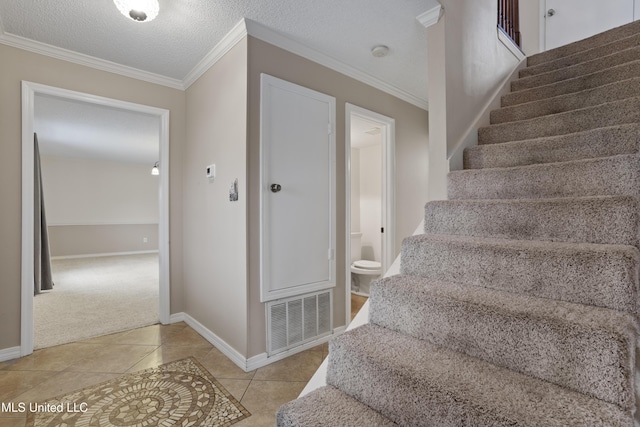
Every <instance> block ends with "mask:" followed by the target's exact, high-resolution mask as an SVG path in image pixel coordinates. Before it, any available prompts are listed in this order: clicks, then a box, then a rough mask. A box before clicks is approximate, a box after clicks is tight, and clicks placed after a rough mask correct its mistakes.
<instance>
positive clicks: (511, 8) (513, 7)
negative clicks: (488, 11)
mask: <svg viewBox="0 0 640 427" xmlns="http://www.w3.org/2000/svg"><path fill="white" fill-rule="evenodd" d="M519 13H520V12H519V10H518V0H498V28H500V29H501V30H502V31H504V32H505V34H507V35H508V36H509V37H511V40H513V41H514V42H515V44H516V45H518V46H520V21H519V16H520V15H519Z"/></svg>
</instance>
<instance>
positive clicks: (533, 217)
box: [425, 196, 640, 247]
mask: <svg viewBox="0 0 640 427" xmlns="http://www.w3.org/2000/svg"><path fill="white" fill-rule="evenodd" d="M639 216H640V206H639V203H638V199H636V198H634V197H630V196H588V197H567V198H553V199H521V198H520V199H504V200H503V199H470V200H466V199H457V200H437V201H432V202H429V203H427V205H426V206H425V232H427V233H441V234H456V235H473V236H487V237H499V238H511V239H523V240H545V241H546V240H549V241H563V242H589V243H604V244H623V245H633V246H639V247H640V245H639V243H640V240H639V237H640V235H639V232H640V217H639Z"/></svg>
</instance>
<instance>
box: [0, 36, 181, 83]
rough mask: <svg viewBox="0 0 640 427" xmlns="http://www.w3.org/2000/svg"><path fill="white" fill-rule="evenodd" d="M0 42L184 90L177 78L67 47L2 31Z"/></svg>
mask: <svg viewBox="0 0 640 427" xmlns="http://www.w3.org/2000/svg"><path fill="white" fill-rule="evenodd" d="M0 30H1V28H0ZM0 43H1V44H4V45H7V46H11V47H16V48H18V49H23V50H27V51H30V52H34V53H38V54H40V55H45V56H49V57H51V58H56V59H61V60H63V61H68V62H73V63H75V64H79V65H84V66H86V67H91V68H95V69H97V70H102V71H108V72H110V73H115V74H120V75H121V76H125V77H131V78H134V79H137V80H142V81H146V82H149V83H155V84H158V85H161V86H167V87H170V88H173V89H180V90H184V84H183V83H182V81H180V80H178V79H173V78H170V77H166V76H162V75H160V74H155V73H150V72H148V71H142V70H139V69H137V68H133V67H128V66H126V65H121V64H117V63H115V62H111V61H107V60H104V59H99V58H95V57H93V56H89V55H85V54H83V53H78V52H74V51H71V50H68V49H62V48H59V47H56V46H52V45H49V44H46V43H41V42H36V41H33V40H30V39H27V38H24V37H20V36H16V35H13V34H8V33H4V32H2V33H1V34H0Z"/></svg>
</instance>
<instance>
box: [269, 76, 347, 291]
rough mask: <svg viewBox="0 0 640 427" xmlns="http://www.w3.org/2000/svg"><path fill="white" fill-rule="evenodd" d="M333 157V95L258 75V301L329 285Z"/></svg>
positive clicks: (332, 250)
mask: <svg viewBox="0 0 640 427" xmlns="http://www.w3.org/2000/svg"><path fill="white" fill-rule="evenodd" d="M335 161H336V157H335V98H333V97H331V96H328V95H325V94H322V93H320V92H316V91H313V90H311V89H307V88H304V87H302V86H299V85H295V84H293V83H289V82H286V81H284V80H280V79H277V78H275V77H272V76H269V75H266V74H262V75H261V98H260V162H261V163H260V164H261V181H260V187H261V191H260V209H261V216H260V217H261V224H260V276H261V286H260V300H261V301H262V302H265V301H270V300H274V299H279V298H285V297H290V296H294V295H301V294H304V293H307V292H314V291H318V290H322V289H327V288H330V287H333V286H335V284H336V260H335V248H336V246H335V241H336V236H335V234H336V226H335V222H336V207H335ZM272 185H273V186H280V187H279V188H275V187H274V189H272Z"/></svg>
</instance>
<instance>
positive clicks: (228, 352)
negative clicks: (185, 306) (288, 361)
mask: <svg viewBox="0 0 640 427" xmlns="http://www.w3.org/2000/svg"><path fill="white" fill-rule="evenodd" d="M178 322H185V323H186V324H187V325H189V326H191V327H192V328H193V330H194V331H196V332H197V333H198V334H200V336H202V338H204V339H205V340H207V341H208V342H209V343H211V345H213V346H214V347H215V348H217V349H218V350H220V351H221V352H222V353H223V354H224V355H225V356H227V357H228V358H229V359H230V360H231V361H232V362H233V363H235V364H236V365H237V366H238V367H239V368H240V369H242V370H243V371H245V372H250V371H253V370H255V369H258V368H262V367H263V366H267V365H269V364H271V363H273V362H277V361H278V360H282V359H284V358H286V357H289V356H291V355H293V354H297V353H300V352H302V351H305V350H308V349H310V348H313V347H316V346H318V345H320V344H324V343H325V342H328V341H329V340H331V339H332V338H335V337H336V336H338V335H340V334H342V333H344V331H345V329H346V327H344V326H342V327H340V328H335V329H334V330H333V333H331V334H329V335H325V336H323V337H322V338H319V339H317V340H314V341H310V342H308V343H306V344H305V345H301V346H299V347H295V348H292V349H289V350H287V351H284V352H282V353H278V354H276V355H274V356H271V357H267V353H261V354H258V355H256V356H253V357H250V358H248V359H247V358H245V357H244V356H243V355H242V354H240V353H239V352H238V351H237V350H236V349H234V348H233V347H231V346H230V345H229V344H228V343H227V342H226V341H225V340H223V339H222V338H220V337H219V336H217V335H216V334H214V333H213V332H212V331H210V330H209V329H207V327H206V326H204V325H203V324H202V323H200V322H198V321H197V320H196V319H194V318H193V317H191V316H190V315H189V314H187V313H176V314H172V315H171V323H178Z"/></svg>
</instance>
